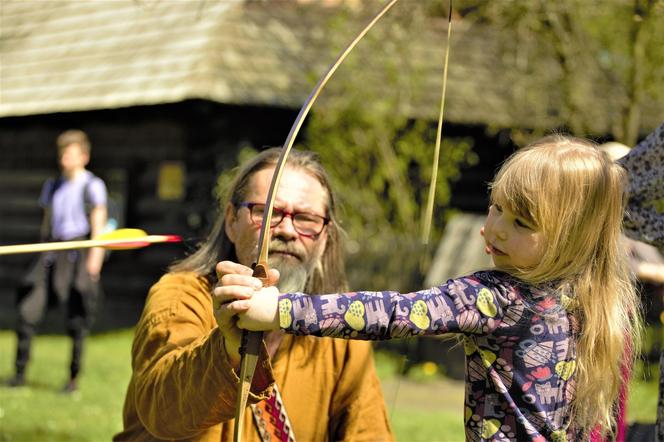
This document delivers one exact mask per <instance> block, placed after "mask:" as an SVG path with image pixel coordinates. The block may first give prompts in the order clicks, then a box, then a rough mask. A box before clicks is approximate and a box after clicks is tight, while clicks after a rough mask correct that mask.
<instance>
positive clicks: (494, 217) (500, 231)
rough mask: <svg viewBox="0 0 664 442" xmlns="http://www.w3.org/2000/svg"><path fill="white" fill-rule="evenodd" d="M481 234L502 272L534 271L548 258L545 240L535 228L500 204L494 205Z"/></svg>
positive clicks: (487, 249) (490, 209) (488, 252)
mask: <svg viewBox="0 0 664 442" xmlns="http://www.w3.org/2000/svg"><path fill="white" fill-rule="evenodd" d="M480 233H481V234H482V236H484V241H485V243H486V248H485V249H484V250H485V252H486V253H487V254H489V255H491V258H492V259H493V263H494V264H495V266H496V267H497V268H498V269H501V270H511V269H530V268H533V267H535V266H536V265H537V264H538V263H539V262H540V260H541V259H542V255H543V254H544V236H543V235H542V233H541V232H538V231H537V230H536V229H535V227H534V226H533V225H531V224H530V223H528V222H527V221H525V220H524V219H523V218H520V217H518V216H516V215H515V214H514V213H512V212H511V211H510V210H508V209H507V208H506V207H503V206H501V205H500V204H492V205H491V206H490V207H489V214H488V216H487V218H486V223H485V224H484V227H482V229H481V231H480Z"/></svg>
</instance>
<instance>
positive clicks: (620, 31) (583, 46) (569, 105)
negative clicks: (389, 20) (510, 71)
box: [437, 0, 664, 145]
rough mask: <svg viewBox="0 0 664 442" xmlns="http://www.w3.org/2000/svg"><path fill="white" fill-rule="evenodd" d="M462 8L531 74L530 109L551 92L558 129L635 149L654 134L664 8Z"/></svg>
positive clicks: (614, 0) (471, 4) (652, 2)
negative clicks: (644, 134)
mask: <svg viewBox="0 0 664 442" xmlns="http://www.w3.org/2000/svg"><path fill="white" fill-rule="evenodd" d="M437 3H439V1H437ZM457 8H459V10H460V11H463V12H465V17H464V19H465V20H467V21H474V22H480V23H482V24H485V25H489V26H491V27H494V28H495V29H496V31H497V35H498V36H499V38H500V39H502V44H501V51H502V56H503V57H504V58H506V59H510V60H514V67H515V69H517V70H518V71H521V72H522V73H524V74H529V75H528V76H520V77H519V78H520V79H522V80H520V81H523V82H526V83H527V84H520V85H519V87H520V88H522V89H523V91H524V92H523V102H524V104H526V105H527V103H528V102H529V100H531V101H532V100H537V99H541V98H542V94H541V93H540V92H539V91H541V90H548V91H550V92H549V94H548V95H549V100H550V101H551V102H550V103H548V107H549V109H550V113H551V114H552V116H553V117H554V118H555V120H557V121H558V124H560V125H563V126H566V127H567V128H568V129H569V130H571V131H572V133H574V134H576V135H580V136H587V135H593V134H594V135H605V134H608V133H611V134H612V135H613V137H614V138H615V139H617V140H618V141H621V142H623V143H625V144H627V145H633V144H635V142H636V140H637V137H638V135H639V131H641V132H647V131H649V129H651V128H652V127H651V126H652V124H653V123H652V121H653V120H652V119H651V120H650V121H651V123H649V124H650V125H645V128H644V129H645V130H644V129H642V128H643V127H644V123H643V122H642V119H643V117H645V116H647V117H650V115H647V114H646V112H648V110H649V109H651V108H652V107H653V106H656V105H657V103H659V102H661V101H662V99H664V92H663V91H664V90H663V89H662V87H661V79H662V78H664V33H662V32H661V29H662V27H663V26H664V6H663V3H662V2H661V1H658V0H635V1H623V0H611V1H598V0H594V1H590V2H589V1H587V0H562V1H555V2H551V1H546V0H536V1H521V0H510V1H500V2H484V1H476V0H466V1H464V0H462V1H460V2H459V3H458V4H457ZM655 122H657V119H655ZM654 124H656V123H654ZM539 135H540V134H539V133H535V134H533V136H535V137H537V136H539ZM517 141H519V142H522V141H526V140H517Z"/></svg>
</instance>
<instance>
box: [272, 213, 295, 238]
mask: <svg viewBox="0 0 664 442" xmlns="http://www.w3.org/2000/svg"><path fill="white" fill-rule="evenodd" d="M272 235H273V236H278V237H282V238H286V239H294V238H297V237H298V233H297V232H296V231H295V226H293V217H292V216H291V215H284V217H283V218H282V220H281V222H280V223H279V224H277V225H276V226H274V227H273V228H272Z"/></svg>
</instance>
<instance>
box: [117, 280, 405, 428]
mask: <svg viewBox="0 0 664 442" xmlns="http://www.w3.org/2000/svg"><path fill="white" fill-rule="evenodd" d="M210 291H211V287H210V285H209V283H208V282H207V280H206V279H205V278H203V277H200V276H197V275H196V274H194V273H171V274H167V275H165V276H164V277H162V278H161V280H160V281H159V282H158V283H157V284H155V285H154V286H153V287H152V289H151V290H150V294H149V295H148V298H147V300H146V305H145V309H144V311H143V315H142V316H141V319H140V321H139V323H138V324H137V326H136V332H135V337H134V344H133V348H132V368H133V374H132V378H131V380H130V382H129V387H128V390H127V396H126V398H125V404H124V412H123V415H124V419H123V420H124V430H123V431H122V432H121V433H118V434H117V435H115V437H114V440H115V441H148V440H158V439H167V440H195V441H231V440H232V439H233V428H234V420H233V416H234V411H235V410H234V408H235V398H236V389H237V382H238V381H239V379H238V377H237V374H236V373H235V371H234V370H233V368H232V367H231V366H230V364H229V361H228V356H227V354H226V352H225V350H224V345H223V337H222V335H221V333H220V332H219V329H218V328H217V323H216V321H215V318H214V315H213V311H212V302H211V298H210ZM271 362H272V365H271V364H270V362H269V358H268V357H267V353H266V350H265V348H263V353H262V355H261V358H260V360H259V363H258V367H257V368H256V375H255V378H254V382H253V384H252V390H251V394H250V398H249V402H250V403H252V402H257V401H259V400H261V399H265V398H266V397H267V396H268V395H269V392H270V386H271V385H272V383H273V382H276V383H277V385H279V389H280V392H281V395H282V398H283V401H284V405H285V407H286V410H287V413H288V417H289V419H290V421H291V424H292V426H293V431H294V435H295V438H296V439H297V440H298V441H325V440H349V441H351V440H352V441H359V440H367V441H382V440H393V435H392V432H391V430H390V426H389V422H388V418H387V412H386V409H385V401H384V399H383V395H382V392H381V388H380V383H379V381H378V378H377V376H376V372H375V367H374V363H373V354H372V350H371V346H370V343H368V342H363V341H348V340H341V339H319V338H313V337H295V336H290V335H286V336H284V338H283V341H282V343H281V346H280V348H279V351H278V352H277V354H276V356H275V359H274V360H273V361H271ZM244 439H245V440H246V441H259V440H260V439H259V435H258V432H257V431H256V427H255V425H254V422H253V415H252V413H251V410H250V409H247V410H246V413H245V422H244Z"/></svg>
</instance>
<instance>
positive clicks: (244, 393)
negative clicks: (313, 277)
mask: <svg viewBox="0 0 664 442" xmlns="http://www.w3.org/2000/svg"><path fill="white" fill-rule="evenodd" d="M397 1H398V0H390V1H389V2H388V3H386V4H385V5H384V6H383V8H382V9H381V10H380V11H379V12H378V13H377V14H376V15H375V16H374V17H373V18H372V19H371V20H370V21H369V23H368V24H367V25H366V26H365V27H364V28H363V29H362V30H361V31H360V33H359V34H358V35H357V36H356V37H355V38H354V39H353V41H351V42H350V44H349V45H348V46H347V47H346V48H345V49H344V50H343V51H342V52H341V54H340V55H339V56H338V57H337V59H336V60H335V61H334V63H332V65H331V66H330V67H329V68H328V70H327V72H326V73H325V74H324V75H323V76H322V77H321V78H320V79H319V80H318V83H317V84H316V86H315V87H314V89H313V90H312V91H311V93H310V94H309V97H308V98H307V100H306V101H305V102H304V104H303V106H302V108H301V109H300V112H299V114H298V115H297V117H296V119H295V122H294V123H293V125H292V127H291V130H290V132H289V134H288V137H287V138H286V141H285V142H284V145H283V147H282V149H281V155H280V156H279V160H278V161H277V165H276V166H275V170H274V174H273V175H272V181H271V183H270V188H269V191H268V195H267V198H266V201H265V212H264V214H263V221H262V223H261V230H260V237H259V240H258V257H257V259H256V264H255V266H254V273H253V275H254V276H255V277H257V278H259V279H261V280H262V281H263V283H264V284H266V283H267V272H268V269H269V266H268V244H269V237H270V224H271V220H272V210H273V208H274V200H275V197H276V193H277V190H278V188H279V182H280V180H281V174H282V173H283V171H284V167H285V165H286V160H287V159H288V154H289V153H290V150H291V148H292V147H293V143H294V141H295V137H296V136H297V134H298V132H299V131H300V128H301V127H302V123H303V122H304V119H305V118H306V116H307V114H308V113H309V111H310V110H311V108H312V106H313V104H314V102H315V101H316V99H317V98H318V96H319V94H320V93H321V91H322V90H323V87H325V85H326V84H327V82H328V80H329V79H330V78H331V77H332V75H333V74H334V72H335V71H336V70H337V69H338V68H339V66H340V65H341V64H342V63H343V61H344V60H345V58H346V57H347V56H348V54H349V53H350V52H351V51H352V50H353V48H354V47H355V46H356V45H357V43H358V42H359V41H360V40H361V39H362V38H363V37H364V36H365V35H366V34H367V32H369V30H370V29H371V28H372V27H373V26H374V24H375V23H376V22H378V20H380V19H381V18H382V17H383V15H385V13H387V11H389V10H390V8H392V6H394V4H395V3H396V2H397ZM451 25H452V1H451V0H450V7H449V21H448V31H447V46H446V50H445V62H444V67H443V87H442V94H441V102H440V113H439V118H438V130H437V136H436V147H435V153H434V164H433V166H434V167H433V174H432V179H431V185H430V189H429V197H428V199H429V201H428V204H427V217H426V218H427V219H428V221H426V220H425V224H424V226H423V232H422V237H423V241H424V242H425V243H426V242H427V241H428V237H429V231H430V226H431V218H432V216H433V203H434V197H435V187H436V178H437V169H438V161H439V156H440V155H439V153H440V144H441V134H442V125H443V111H444V103H445V92H446V86H447V67H448V62H449V48H450V37H451ZM262 340H263V333H262V332H248V331H246V330H245V331H243V333H242V344H241V347H240V354H241V361H240V374H239V377H240V383H239V385H238V392H237V398H236V405H235V432H234V435H233V440H234V441H235V442H239V441H241V440H242V431H243V424H244V413H245V409H246V406H247V398H248V396H249V391H250V389H251V382H252V380H253V377H254V372H255V369H256V363H257V361H258V354H259V351H260V348H261V344H262Z"/></svg>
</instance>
